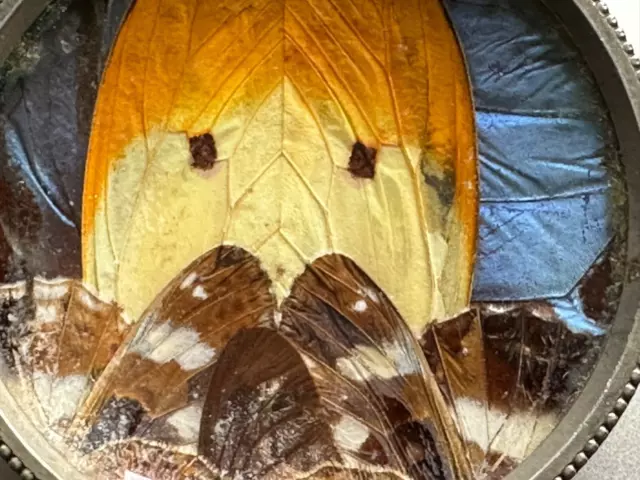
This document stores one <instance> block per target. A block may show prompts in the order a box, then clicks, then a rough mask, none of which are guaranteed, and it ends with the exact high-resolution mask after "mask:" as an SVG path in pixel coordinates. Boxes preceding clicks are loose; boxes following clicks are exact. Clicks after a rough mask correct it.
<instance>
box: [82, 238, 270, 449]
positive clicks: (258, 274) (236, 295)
mask: <svg viewBox="0 0 640 480" xmlns="http://www.w3.org/2000/svg"><path fill="white" fill-rule="evenodd" d="M269 286H270V281H269V279H268V277H267V275H266V274H265V273H264V271H263V270H262V268H261V266H260V263H259V261H258V260H257V259H256V258H255V257H253V256H252V255H251V254H249V253H247V252H246V251H244V250H242V249H239V248H236V247H227V246H221V247H218V248H216V249H214V250H212V251H210V252H208V253H206V254H204V255H203V256H201V257H200V258H198V259H197V260H196V261H194V262H193V263H192V264H191V265H189V266H188V267H187V268H186V269H184V270H183V271H182V272H181V273H180V274H179V275H178V276H177V277H176V278H175V279H174V280H173V281H172V282H170V284H169V285H168V286H167V287H166V288H165V289H164V290H163V291H162V292H161V293H160V295H159V296H158V297H157V299H156V300H155V301H154V302H153V303H152V304H151V306H150V307H149V308H148V309H147V311H146V313H145V314H144V316H143V318H142V320H141V321H140V322H139V323H138V324H137V325H136V328H135V331H134V332H132V333H131V335H130V336H129V338H128V339H127V341H126V342H125V343H124V344H123V345H122V347H121V348H120V350H119V352H118V353H117V354H116V357H115V358H114V360H113V361H112V362H111V363H110V364H109V366H108V367H107V369H106V370H105V371H104V373H103V374H102V375H101V376H100V378H99V379H98V381H97V383H96V385H95V387H94V388H93V390H92V392H91V395H90V396H89V398H88V399H87V401H86V402H85V403H84V404H83V406H82V409H81V410H80V411H79V413H78V416H77V418H76V424H75V426H76V427H78V428H81V430H84V429H86V427H87V426H91V425H93V428H92V431H91V433H90V439H91V443H92V444H93V445H94V446H95V445H99V444H100V443H101V442H102V441H105V440H106V439H107V438H112V436H113V435H114V434H116V432H119V433H117V434H116V437H117V438H125V437H127V436H128V435H130V434H132V433H133V432H135V431H136V430H137V428H138V427H139V426H140V424H141V423H145V422H146V424H147V425H146V427H145V431H148V429H149V428H151V425H150V423H151V422H153V421H154V420H156V419H157V420H158V422H156V424H155V428H158V423H159V422H162V421H169V422H170V421H171V419H172V417H171V416H170V415H172V414H174V413H176V412H178V411H180V410H181V409H184V408H190V409H192V411H191V414H190V415H187V417H188V419H189V420H190V421H191V423H192V424H193V422H196V423H195V426H193V425H192V426H191V430H192V431H195V433H196V434H197V425H198V422H199V415H198V412H197V410H198V409H199V408H201V401H202V400H201V399H198V398H196V397H197V392H198V390H200V391H201V389H199V384H201V383H202V375H206V374H205V373H203V371H204V370H205V369H206V368H207V367H208V366H210V365H212V364H213V363H215V361H216V360H217V357H218V354H219V352H220V351H221V350H222V349H223V348H224V346H225V344H226V343H227V341H228V340H229V339H230V338H231V337H232V336H233V335H234V334H235V333H236V332H237V331H239V330H242V329H244V328H248V327H251V326H255V325H257V324H259V323H260V322H261V321H262V320H264V319H265V318H267V317H268V316H270V315H271V312H272V311H273V309H274V306H275V304H274V299H273V297H272V295H271V293H270V291H269ZM199 380H200V381H199ZM205 381H206V379H205ZM121 410H125V411H126V412H128V415H129V416H130V421H129V424H128V426H127V427H126V428H124V427H122V426H120V427H118V419H119V418H120V416H119V412H120V411H121ZM99 412H101V413H100V416H98V413H99ZM186 413H188V412H184V411H183V412H182V413H181V414H180V413H177V414H178V415H183V416H184V415H185V414H186ZM173 420H175V421H176V422H178V421H179V419H176V418H173ZM183 420H184V418H183ZM192 436H193V435H192ZM194 439H195V438H194Z"/></svg>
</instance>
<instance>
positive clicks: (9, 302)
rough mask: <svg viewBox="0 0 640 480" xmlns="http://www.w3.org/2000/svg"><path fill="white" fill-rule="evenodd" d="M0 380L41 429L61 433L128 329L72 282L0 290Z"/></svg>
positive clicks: (113, 310)
mask: <svg viewBox="0 0 640 480" xmlns="http://www.w3.org/2000/svg"><path fill="white" fill-rule="evenodd" d="M0 307H1V308H0V338H1V341H2V352H3V358H2V367H3V374H4V375H3V379H4V382H5V383H6V384H7V385H8V386H9V388H10V390H11V393H12V394H13V395H14V396H15V397H16V399H17V400H18V401H19V402H20V403H21V405H22V406H23V408H25V409H26V410H29V411H30V413H31V414H32V417H33V420H34V421H35V422H37V423H38V424H39V425H40V426H41V428H42V430H43V431H48V430H49V429H51V431H50V432H49V433H53V432H56V434H63V432H64V430H65V429H66V427H67V426H68V423H69V422H70V421H71V420H72V418H73V416H74V413H75V411H76V409H77V408H78V407H79V406H80V405H81V403H82V401H83V400H84V398H85V397H86V396H87V395H88V393H89V391H90V390H91V388H92V387H93V385H94V382H95V379H96V378H97V377H99V376H100V374H101V372H102V371H103V370H104V369H105V368H106V366H107V364H108V363H109V361H110V360H111V358H112V357H113V355H114V354H115V353H116V351H117V349H118V347H119V346H120V344H121V342H122V340H123V338H124V337H125V335H126V334H127V332H128V330H129V328H130V327H129V326H128V325H127V324H126V323H125V322H124V321H123V319H122V317H121V316H120V311H119V309H118V308H117V306H116V305H114V304H110V303H104V302H102V301H100V300H99V299H98V298H97V297H95V296H94V295H93V294H92V293H91V292H89V291H88V290H87V289H86V288H85V287H84V286H83V285H82V284H81V283H80V282H78V281H75V280H64V279H58V280H50V281H49V280H44V279H41V278H35V279H32V280H29V281H23V282H19V283H16V284H12V285H7V286H2V287H0Z"/></svg>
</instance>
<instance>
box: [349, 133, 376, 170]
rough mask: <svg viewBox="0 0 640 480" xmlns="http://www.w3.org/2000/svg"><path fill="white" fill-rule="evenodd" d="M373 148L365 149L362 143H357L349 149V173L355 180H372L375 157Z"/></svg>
mask: <svg viewBox="0 0 640 480" xmlns="http://www.w3.org/2000/svg"><path fill="white" fill-rule="evenodd" d="M377 153H378V151H377V150H376V149H375V148H371V147H367V146H366V145H365V144H364V143H362V142H360V141H357V142H356V143H354V144H353V148H352V149H351V157H349V172H351V175H353V176H354V177H356V178H369V179H371V178H373V177H374V176H375V175H376V155H377Z"/></svg>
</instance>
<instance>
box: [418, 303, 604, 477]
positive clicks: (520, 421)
mask: <svg viewBox="0 0 640 480" xmlns="http://www.w3.org/2000/svg"><path fill="white" fill-rule="evenodd" d="M422 345H423V348H424V352H425V354H426V356H427V358H428V360H429V364H430V365H431V367H432V369H433V370H434V372H435V373H436V377H437V379H438V383H439V384H440V387H441V389H442V390H443V391H444V392H446V395H447V399H448V401H449V402H450V406H451V409H452V411H453V412H454V413H455V415H456V419H457V422H458V424H459V427H460V431H461V433H462V435H463V437H464V439H465V442H466V445H467V449H468V451H469V454H470V458H471V459H472V462H473V468H474V473H475V474H476V475H477V476H478V477H479V478H485V477H486V478H503V477H504V476H505V475H506V474H507V473H508V472H509V471H511V470H512V469H513V468H515V467H516V466H517V465H518V463H519V462H520V461H522V460H523V459H524V458H525V457H526V456H527V455H528V454H529V453H530V452H531V451H533V449H535V448H536V447H537V446H538V445H539V444H540V442H541V441H542V440H543V439H544V438H545V437H546V436H547V435H548V434H549V433H551V430H553V428H554V427H555V426H556V425H557V422H558V420H559V418H560V416H561V415H562V413H563V412H564V410H565V408H566V399H567V398H571V397H572V396H573V395H574V394H575V393H576V392H575V391H576V388H577V387H576V386H575V382H570V381H568V374H569V372H570V371H571V372H574V374H580V373H578V372H581V371H583V370H584V366H582V367H581V364H583V359H584V358H585V356H586V355H587V354H588V352H589V351H590V350H591V349H593V348H597V342H596V341H595V340H594V338H593V337H591V336H590V335H588V334H579V333H574V332H572V331H571V330H569V329H568V328H567V327H566V325H564V324H563V323H562V322H561V321H560V320H559V319H558V318H557V316H556V314H555V313H554V310H553V308H552V307H551V306H550V305H548V304H546V303H545V302H543V301H539V302H528V303H519V304H481V305H477V306H476V308H473V309H472V310H471V311H470V312H468V313H466V314H463V315H461V316H460V317H458V318H456V319H452V320H450V321H448V322H445V323H442V324H439V325H434V326H433V327H431V328H430V329H429V330H428V331H427V332H426V333H425V335H424V337H423V339H422ZM582 374H584V372H583V373H582ZM570 385H573V386H570Z"/></svg>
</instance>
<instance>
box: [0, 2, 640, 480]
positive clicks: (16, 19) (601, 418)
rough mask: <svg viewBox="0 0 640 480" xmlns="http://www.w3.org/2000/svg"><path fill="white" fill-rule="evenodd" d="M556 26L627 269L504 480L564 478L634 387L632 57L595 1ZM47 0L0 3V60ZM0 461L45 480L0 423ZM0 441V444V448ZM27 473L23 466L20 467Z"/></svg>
mask: <svg viewBox="0 0 640 480" xmlns="http://www.w3.org/2000/svg"><path fill="white" fill-rule="evenodd" d="M543 2H544V3H545V4H546V5H547V6H548V7H549V9H550V10H552V11H553V12H554V13H555V14H556V15H558V17H559V18H560V19H561V20H562V23H563V24H564V25H565V27H566V28H567V30H568V31H569V33H570V35H572V37H573V38H574V41H575V43H576V45H577V47H578V48H579V49H580V50H581V52H582V54H583V56H584V58H585V60H586V61H587V63H588V65H589V67H590V69H591V71H592V72H593V75H594V77H595V79H596V82H597V83H598V86H599V87H600V90H601V92H602V95H603V97H604V100H605V103H606V105H607V107H608V109H609V112H610V115H611V120H612V122H613V125H614V129H615V132H616V135H617V138H618V142H619V147H620V155H621V159H622V163H623V165H624V168H625V172H626V180H627V190H628V209H629V211H628V219H629V220H628V232H627V238H628V244H627V248H628V250H627V271H626V274H625V275H626V277H625V282H624V287H623V293H622V298H621V301H620V306H619V309H618V312H617V315H616V319H615V321H614V322H613V324H612V327H611V331H610V335H609V339H608V341H607V345H606V348H605V350H604V352H603V353H602V356H601V358H600V360H599V362H598V364H597V366H596V368H595V371H594V373H593V374H592V376H591V377H590V379H589V381H588V383H587V385H586V386H585V388H584V390H583V392H582V393H581V394H580V396H579V397H578V399H577V400H576V402H575V403H574V405H573V406H572V407H571V408H570V410H569V412H568V413H567V415H566V416H565V417H564V418H563V420H562V421H561V423H560V424H559V425H558V427H557V428H556V429H555V430H554V431H553V432H552V434H551V435H550V436H549V437H548V438H547V439H546V440H545V441H544V442H543V443H542V445H541V446H540V447H539V448H538V449H537V450H536V451H535V452H534V453H533V454H532V455H531V456H529V457H528V458H527V459H526V460H525V461H524V462H523V463H522V464H521V465H520V466H519V467H518V468H517V469H516V470H515V471H514V472H513V473H512V474H510V475H509V476H508V477H507V480H528V479H532V480H547V479H554V480H570V479H571V478H573V477H574V476H575V475H576V473H577V471H578V470H579V469H580V468H582V467H583V466H584V465H585V464H586V463H587V461H588V460H589V458H590V457H591V456H592V455H593V454H594V453H595V452H596V450H597V449H598V448H599V446H600V445H601V444H602V442H603V441H604V440H605V439H606V438H607V436H608V434H609V432H610V431H611V429H612V428H614V427H615V425H616V424H617V422H618V420H619V418H620V416H621V415H622V414H623V413H624V411H625V410H626V407H627V405H628V402H629V400H630V399H631V397H632V396H633V395H634V394H635V392H636V390H637V389H638V388H640V364H639V363H638V360H639V358H638V352H639V351H640V312H639V311H638V302H639V300H640V161H638V160H637V159H636V158H635V155H636V152H640V58H638V57H635V56H634V50H633V47H632V45H631V44H630V43H628V42H627V38H626V35H625V33H624V31H623V30H622V29H620V28H619V24H618V21H617V20H616V19H615V17H613V16H612V15H611V14H610V12H609V9H608V7H607V6H606V4H605V3H604V2H602V1H600V0H543ZM47 3H48V0H35V1H34V0H5V1H4V2H2V3H0V60H1V59H2V58H4V57H5V56H6V54H7V52H8V51H10V49H11V48H12V47H13V46H15V44H16V43H17V42H18V41H19V39H20V37H21V35H22V33H23V32H24V31H25V30H26V29H27V28H28V26H29V25H30V24H31V22H33V20H34V19H35V18H36V16H37V15H38V14H39V13H40V12H41V11H42V9H43V8H44V7H45V6H46V4H47ZM0 438H2V439H3V440H4V442H2V441H0V458H2V459H4V461H6V462H7V463H8V464H9V466H10V467H11V468H12V469H13V470H14V471H16V473H17V474H18V475H19V478H22V479H24V480H33V479H35V478H36V477H38V478H42V479H46V478H52V474H51V473H49V472H47V471H46V468H45V467H44V464H46V463H48V462H47V461H46V460H45V459H43V458H37V457H38V456H37V455H34V454H33V452H31V451H30V449H29V448H27V447H26V446H25V445H23V443H22V442H21V441H20V438H19V437H18V436H17V435H16V431H15V430H13V429H12V428H11V426H10V425H9V424H8V422H6V421H5V420H4V419H2V418H0ZM5 442H6V443H5ZM27 467H28V468H27Z"/></svg>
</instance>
